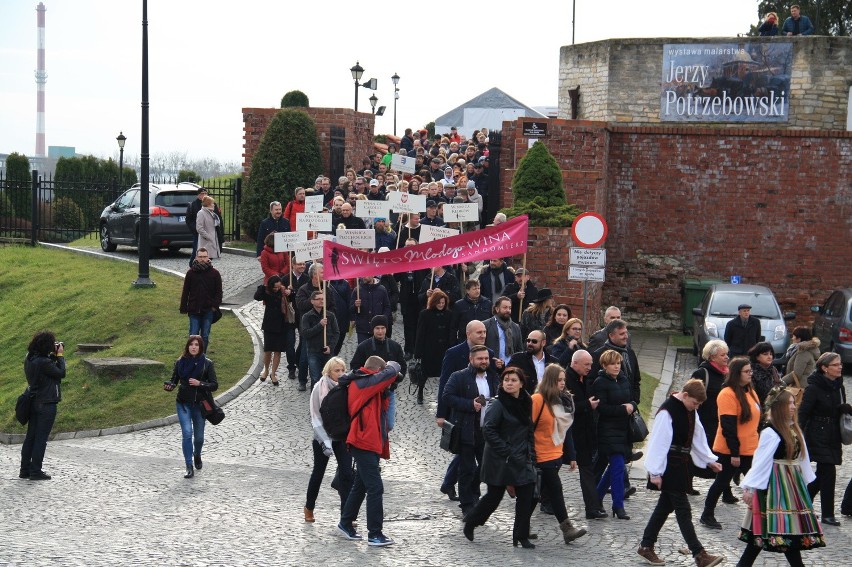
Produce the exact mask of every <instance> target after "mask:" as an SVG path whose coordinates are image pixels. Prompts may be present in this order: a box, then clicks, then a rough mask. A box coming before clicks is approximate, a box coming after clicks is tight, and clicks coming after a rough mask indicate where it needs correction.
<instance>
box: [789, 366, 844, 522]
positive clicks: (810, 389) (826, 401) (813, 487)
mask: <svg viewBox="0 0 852 567" xmlns="http://www.w3.org/2000/svg"><path fill="white" fill-rule="evenodd" d="M843 413H846V414H852V406H850V405H849V401H848V400H847V398H846V389H845V388H844V387H843V364H842V363H841V362H840V355H839V354H837V353H834V352H827V353H825V354H823V355H822V356H820V357H819V359H818V360H817V363H816V371H814V373H813V374H811V375H810V377H808V385H807V386H806V387H805V395H804V397H803V398H802V404H801V406H800V407H799V425H800V426H801V428H802V431H804V433H805V441H806V443H807V446H808V453H810V456H811V461H814V462H815V463H816V464H817V466H816V480H814V481H813V482H812V483H810V484H809V485H808V492H809V493H810V495H811V499H813V497H814V496H816V495H817V493H821V494H822V496H820V508H821V509H822V523H823V524H828V525H830V526H839V525H840V522H839V521H837V520H836V519H835V517H834V482H835V478H836V475H837V470H836V467H837V465H839V464H841V461H842V458H841V457H842V454H843V451H842V447H841V444H840V416H841V414H843Z"/></svg>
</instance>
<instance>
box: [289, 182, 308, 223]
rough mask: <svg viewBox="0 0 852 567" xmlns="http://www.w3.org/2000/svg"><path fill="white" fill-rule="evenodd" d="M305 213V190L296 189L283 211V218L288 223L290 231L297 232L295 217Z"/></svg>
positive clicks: (301, 188) (302, 188)
mask: <svg viewBox="0 0 852 567" xmlns="http://www.w3.org/2000/svg"><path fill="white" fill-rule="evenodd" d="M304 212H305V188H304V187H296V191H295V192H294V193H293V200H292V201H290V202H289V203H287V208H286V209H284V217H285V218H286V219H287V221H288V222H289V223H290V230H297V228H296V215H298V214H299V213H304Z"/></svg>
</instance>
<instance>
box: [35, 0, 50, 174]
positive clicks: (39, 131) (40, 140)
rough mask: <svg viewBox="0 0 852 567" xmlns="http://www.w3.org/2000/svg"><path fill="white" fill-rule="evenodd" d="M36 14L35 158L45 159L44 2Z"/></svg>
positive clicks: (39, 4)
mask: <svg viewBox="0 0 852 567" xmlns="http://www.w3.org/2000/svg"><path fill="white" fill-rule="evenodd" d="M36 12H38V69H37V70H36V72H35V80H36V85H38V87H37V88H38V103H37V114H36V157H42V158H43V157H47V152H46V151H45V147H46V146H45V143H44V85H45V84H46V83H47V71H45V70H44V13H45V12H47V8H45V7H44V2H39V3H38V6H36Z"/></svg>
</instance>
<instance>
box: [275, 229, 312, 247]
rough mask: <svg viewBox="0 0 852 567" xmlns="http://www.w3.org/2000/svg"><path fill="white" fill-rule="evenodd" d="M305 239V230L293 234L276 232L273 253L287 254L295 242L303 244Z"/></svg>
mask: <svg viewBox="0 0 852 567" xmlns="http://www.w3.org/2000/svg"><path fill="white" fill-rule="evenodd" d="M307 239H308V231H307V230H296V231H293V232H276V233H275V251H276V252H287V251H288V250H293V244H295V243H296V242H304V241H305V240H307Z"/></svg>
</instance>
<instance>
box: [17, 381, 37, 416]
mask: <svg viewBox="0 0 852 567" xmlns="http://www.w3.org/2000/svg"><path fill="white" fill-rule="evenodd" d="M34 399H35V393H33V392H30V388H29V386H27V389H26V390H24V393H23V394H21V395H20V396H18V401H17V402H16V403H15V419H17V420H18V423H20V424H21V425H26V424H27V423H28V422H29V421H30V410H31V409H32V407H33V400H34Z"/></svg>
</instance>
